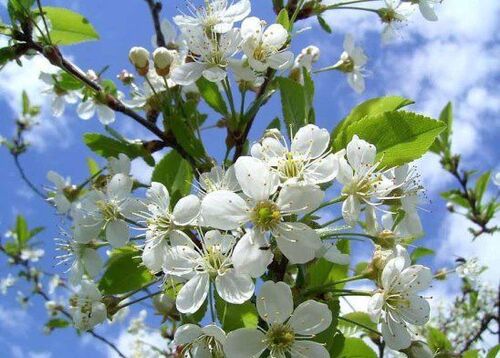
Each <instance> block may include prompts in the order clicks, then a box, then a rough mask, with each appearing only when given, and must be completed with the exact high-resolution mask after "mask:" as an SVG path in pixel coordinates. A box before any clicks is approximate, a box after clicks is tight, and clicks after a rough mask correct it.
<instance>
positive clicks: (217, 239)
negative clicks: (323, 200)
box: [203, 230, 236, 254]
mask: <svg viewBox="0 0 500 358" xmlns="http://www.w3.org/2000/svg"><path fill="white" fill-rule="evenodd" d="M203 241H204V243H205V247H206V248H207V249H214V250H217V251H220V252H222V253H224V254H225V253H227V252H229V251H230V250H231V249H232V248H233V246H234V244H235V242H236V238H235V237H234V236H233V235H231V234H221V232H220V231H219V230H210V231H208V232H206V233H205V236H204V237H203Z"/></svg>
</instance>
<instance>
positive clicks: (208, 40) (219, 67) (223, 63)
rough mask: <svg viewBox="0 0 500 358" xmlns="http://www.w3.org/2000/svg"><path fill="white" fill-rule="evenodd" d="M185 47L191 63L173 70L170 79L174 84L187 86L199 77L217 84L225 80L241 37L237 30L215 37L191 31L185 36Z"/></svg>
mask: <svg viewBox="0 0 500 358" xmlns="http://www.w3.org/2000/svg"><path fill="white" fill-rule="evenodd" d="M186 38H187V45H188V48H189V50H190V51H191V53H192V54H191V55H190V59H191V60H192V61H191V62H186V63H184V64H182V65H180V66H177V67H176V68H174V70H173V71H172V73H171V79H172V81H174V82H175V83H177V84H179V85H182V86H187V85H190V84H192V83H194V82H195V81H197V80H198V79H199V78H200V77H201V76H203V77H205V78H206V79H207V80H209V81H211V82H219V81H221V80H223V79H224V78H226V68H227V67H228V65H229V59H230V58H231V57H233V56H234V55H235V54H236V53H237V52H238V51H239V49H240V45H241V35H240V31H239V30H238V29H231V30H229V31H228V32H225V33H223V34H220V35H218V36H215V35H213V34H210V35H207V34H206V33H205V32H203V31H200V30H197V29H195V30H193V31H192V32H189V33H188V34H187V35H186Z"/></svg>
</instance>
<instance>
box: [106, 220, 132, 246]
mask: <svg viewBox="0 0 500 358" xmlns="http://www.w3.org/2000/svg"><path fill="white" fill-rule="evenodd" d="M129 238H130V236H129V230H128V224H127V223H126V222H125V221H123V220H113V221H110V222H109V223H108V224H107V225H106V240H107V241H108V242H109V243H110V244H111V246H113V247H114V248H117V247H122V246H124V245H125V244H126V243H127V242H128V239H129Z"/></svg>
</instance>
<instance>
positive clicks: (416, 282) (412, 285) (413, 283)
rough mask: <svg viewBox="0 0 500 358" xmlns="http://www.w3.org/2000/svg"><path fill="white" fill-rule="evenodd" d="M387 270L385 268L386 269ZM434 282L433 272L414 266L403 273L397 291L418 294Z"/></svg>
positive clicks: (420, 266)
mask: <svg viewBox="0 0 500 358" xmlns="http://www.w3.org/2000/svg"><path fill="white" fill-rule="evenodd" d="M384 270H385V268H384ZM431 282H432V271H431V270H430V269H429V268H428V267H425V266H422V265H413V266H410V267H408V268H405V269H404V270H403V271H402V272H401V276H400V279H399V281H398V284H397V285H396V286H395V287H394V288H395V289H401V290H405V291H410V292H418V291H422V290H425V289H427V288H429V286H430V285H431Z"/></svg>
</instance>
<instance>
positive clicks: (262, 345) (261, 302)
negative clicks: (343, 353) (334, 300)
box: [224, 281, 332, 358]
mask: <svg viewBox="0 0 500 358" xmlns="http://www.w3.org/2000/svg"><path fill="white" fill-rule="evenodd" d="M257 311H258V313H259V315H260V317H261V318H262V319H263V320H264V321H265V322H266V323H267V330H266V329H263V328H260V329H255V328H240V329H237V330H234V331H232V332H229V334H228V335H227V339H226V344H225V345H224V352H225V353H226V356H227V357H228V358H257V357H260V355H261V354H262V353H263V352H264V351H265V350H266V349H268V350H269V352H270V357H285V356H286V355H287V354H289V355H290V356H291V357H292V358H303V357H314V358H328V357H329V356H330V355H329V353H328V351H327V350H326V348H325V347H324V346H323V345H322V344H320V343H316V342H313V341H312V340H310V339H311V338H312V337H313V336H314V335H316V334H318V333H320V332H323V331H324V330H325V329H327V328H328V327H329V326H330V323H331V321H332V313H331V312H330V310H329V309H328V306H327V305H326V304H324V303H319V302H316V301H313V300H307V301H305V302H303V303H301V304H300V305H299V306H297V307H296V308H295V310H294V308H293V298H292V291H291V289H290V287H289V286H288V285H287V284H285V283H284V282H277V283H274V282H272V281H266V282H264V284H263V285H262V287H261V289H260V292H259V294H258V296H257Z"/></svg>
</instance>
